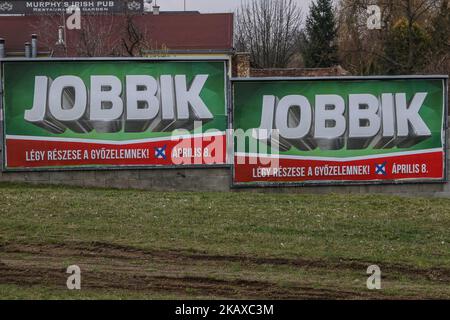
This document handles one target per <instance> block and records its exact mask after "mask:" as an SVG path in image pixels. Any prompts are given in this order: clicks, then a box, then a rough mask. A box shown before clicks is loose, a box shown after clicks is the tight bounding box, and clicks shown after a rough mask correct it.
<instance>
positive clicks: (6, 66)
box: [2, 59, 227, 170]
mask: <svg viewBox="0 0 450 320" xmlns="http://www.w3.org/2000/svg"><path fill="white" fill-rule="evenodd" d="M2 83H3V92H4V94H3V112H4V133H5V134H4V140H5V149H6V150H5V161H4V167H5V168H6V169H19V170H23V169H31V168H33V169H36V168H67V167H76V168H85V167H109V166H112V167H115V166H144V167H146V166H150V167H152V166H174V165H210V164H219V165H220V164H225V162H226V154H225V153H226V152H225V150H226V143H225V131H226V129H227V99H226V96H227V95H226V92H227V66H226V62H225V61H223V60H209V61H206V60H204V61H202V60H193V61H181V60H146V59H138V60H95V59H93V60H76V61H72V60H53V61H52V60H44V61H36V60H34V61H26V60H21V61H4V62H2Z"/></svg>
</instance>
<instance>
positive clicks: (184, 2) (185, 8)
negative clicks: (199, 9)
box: [184, 0, 186, 11]
mask: <svg viewBox="0 0 450 320" xmlns="http://www.w3.org/2000/svg"><path fill="white" fill-rule="evenodd" d="M184 11H186V0H184Z"/></svg>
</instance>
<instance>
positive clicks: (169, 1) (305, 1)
mask: <svg viewBox="0 0 450 320" xmlns="http://www.w3.org/2000/svg"><path fill="white" fill-rule="evenodd" d="M274 1H276V0H274ZM295 1H296V2H297V3H298V5H299V6H300V7H301V8H302V11H303V14H306V13H307V12H308V8H309V5H310V3H311V1H312V0H295ZM154 2H155V0H153V3H154ZM156 2H157V4H158V5H159V6H160V7H161V11H173V10H183V2H184V0H156ZM240 4H241V0H186V10H191V11H200V12H202V13H208V12H234V11H235V9H236V8H237V7H238V6H239V5H240Z"/></svg>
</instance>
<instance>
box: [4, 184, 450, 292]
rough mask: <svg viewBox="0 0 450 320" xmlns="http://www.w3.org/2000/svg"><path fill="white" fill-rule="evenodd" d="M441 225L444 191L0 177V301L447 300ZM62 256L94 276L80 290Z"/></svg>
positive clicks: (448, 235)
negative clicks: (245, 188)
mask: <svg viewBox="0 0 450 320" xmlns="http://www.w3.org/2000/svg"><path fill="white" fill-rule="evenodd" d="M449 230H450V200H448V199H430V198H402V197H394V196H381V195H333V194H330V195H293V194H260V193H256V194H255V193H247V192H239V193H238V192H236V193H181V192H173V193H164V192H147V191H133V190H105V189H83V188H69V187H48V186H25V185H16V184H0V244H1V245H2V247H1V248H0V253H1V255H0V266H1V265H2V264H1V263H3V265H5V267H4V268H6V269H5V270H6V271H7V272H6V271H5V273H4V274H6V275H7V276H3V277H2V274H1V273H0V297H4V298H19V299H20V298H68V299H71V298H86V299H89V298H136V297H142V298H164V297H178V298H186V297H192V298H198V297H210V298H228V297H229V298H254V297H257V298H265V297H267V298H276V297H284V298H327V297H331V298H390V297H400V298H449V297H450V289H449V283H450V267H449V266H450V250H449V249H450V246H449V243H450V232H449ZM61 247H62V248H68V249H67V252H66V251H64V252H62V251H61V250H60V248H61ZM111 250H113V252H112V251H111ZM130 253H132V255H131V257H130V256H128V255H129V254H130ZM124 255H125V256H126V257H124ZM93 257H95V258H96V259H94V258H93ZM105 259H106V260H105ZM108 259H110V260H108ZM103 260H105V261H107V262H102V261H103ZM68 263H74V264H80V265H83V266H84V267H83V268H82V270H83V277H84V276H86V277H88V276H89V274H86V273H88V272H91V274H92V275H93V278H92V279H90V280H89V281H88V282H85V284H86V290H85V289H83V290H81V291H82V292H81V293H70V294H68V293H67V292H68V291H67V290H66V289H64V288H65V287H64V286H65V280H64V279H65V277H66V276H67V275H66V274H65V273H64V271H65V270H64V268H63V266H65V265H68ZM370 264H377V265H379V266H380V268H381V270H382V276H383V282H382V286H383V289H382V290H377V291H369V290H367V288H366V279H367V275H366V274H365V271H366V268H367V266H369V265H370ZM24 266H26V268H25V267H24ZM111 266H114V269H113V270H110V269H111ZM16 267H17V268H19V269H20V268H24V270H21V272H25V271H26V270H34V271H33V272H36V273H38V270H40V269H45V270H44V271H43V272H44V273H46V274H47V275H46V276H45V277H38V276H36V277H35V279H34V281H28V280H26V277H23V276H21V275H20V274H17V275H15V273H14V272H15V271H14V268H16ZM108 268H109V269H108ZM86 270H87V271H86ZM114 270H116V271H117V270H119V272H123V276H124V278H123V279H122V280H123V281H121V282H120V281H119V284H118V285H117V286H114V283H115V282H114V280H113V277H109V278H111V279H109V278H108V277H107V274H108V273H110V272H114ZM130 270H133V273H134V274H136V273H138V274H141V276H142V277H143V278H142V279H141V280H140V281H141V282H139V283H136V285H135V286H134V287H132V286H127V283H132V282H133V280H132V279H131V278H128V276H130V272H131V271H130ZM41 271H42V270H41ZM58 272H59V273H60V274H61V275H60V276H58V274H59V273H58ZM52 275H53V276H52ZM94 275H95V276H94ZM15 277H16V278H15ZM105 277H106V278H108V279H109V280H108V281H110V282H111V286H108V282H105V283H102V285H101V286H96V281H97V282H99V281H100V282H101V279H105ZM164 277H169V278H170V279H169V280H167V279H166V282H167V283H170V285H168V286H165V285H164V283H166V282H164V281H162V282H161V283H159V282H158V281H159V280H158V279H163V278H164ZM53 278H54V279H55V280H52V279H53ZM14 279H18V280H17V281H15V280H14ZM56 279H57V280H56ZM164 279H165V278H164ZM186 279H190V280H189V281H187V280H186ZM192 279H197V280H198V281H197V282H198V283H202V285H200V284H197V282H195V281H194V282H192V281H191V280H192ZM175 280H176V283H175ZM27 281H28V282H27ZM180 281H181V282H180ZM221 281H222V282H221ZM246 281H253V282H250V283H247V282H246ZM41 282H42V285H40V284H41ZM172 282H173V283H172ZM59 283H61V284H62V287H61V286H59V287H58V284H59ZM140 283H149V284H151V285H149V286H142V285H140ZM252 286H253V287H252ZM266 287H272V289H270V290H269V289H267V288H266ZM214 288H219V290H216V291H214ZM249 288H251V290H249ZM210 289H211V290H210ZM296 292H297V294H296Z"/></svg>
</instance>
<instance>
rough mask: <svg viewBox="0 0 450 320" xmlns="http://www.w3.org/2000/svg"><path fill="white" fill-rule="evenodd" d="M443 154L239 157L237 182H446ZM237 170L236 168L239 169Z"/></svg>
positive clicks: (236, 158)
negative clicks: (347, 157)
mask: <svg viewBox="0 0 450 320" xmlns="http://www.w3.org/2000/svg"><path fill="white" fill-rule="evenodd" d="M444 159H445V154H444V152H443V151H436V152H428V153H420V154H417V153H415V154H403V155H395V154H394V155H392V156H380V157H371V158H367V159H357V160H344V161H328V160H309V159H308V160H306V159H286V158H268V157H259V158H258V157H249V156H245V157H243V156H235V158H234V161H235V164H239V170H235V171H234V181H235V182H237V183H246V182H269V183H270V182H307V181H330V180H333V181H336V180H338V181H377V180H407V179H408V180H411V179H442V178H444V168H443V164H444ZM235 167H236V166H235Z"/></svg>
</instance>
